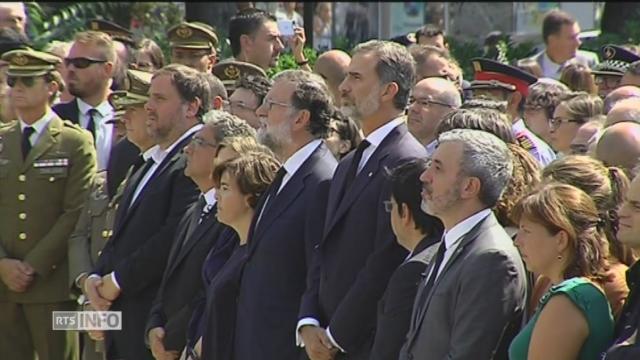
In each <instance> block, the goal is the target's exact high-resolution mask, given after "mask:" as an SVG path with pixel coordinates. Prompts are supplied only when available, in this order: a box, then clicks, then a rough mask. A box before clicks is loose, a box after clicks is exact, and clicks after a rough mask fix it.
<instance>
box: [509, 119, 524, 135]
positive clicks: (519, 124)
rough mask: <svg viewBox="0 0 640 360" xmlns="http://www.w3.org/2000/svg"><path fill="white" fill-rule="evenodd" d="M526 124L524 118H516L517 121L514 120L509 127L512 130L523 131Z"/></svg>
mask: <svg viewBox="0 0 640 360" xmlns="http://www.w3.org/2000/svg"><path fill="white" fill-rule="evenodd" d="M526 128H527V126H526V125H525V124H524V120H522V119H518V121H516V122H514V123H513V125H511V129H512V130H513V132H514V133H515V132H518V131H523V130H526Z"/></svg>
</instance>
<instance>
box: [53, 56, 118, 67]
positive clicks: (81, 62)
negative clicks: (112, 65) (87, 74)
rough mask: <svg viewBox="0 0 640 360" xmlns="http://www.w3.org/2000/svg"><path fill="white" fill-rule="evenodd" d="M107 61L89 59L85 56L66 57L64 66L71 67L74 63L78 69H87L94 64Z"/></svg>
mask: <svg viewBox="0 0 640 360" xmlns="http://www.w3.org/2000/svg"><path fill="white" fill-rule="evenodd" d="M106 62H107V60H98V59H89V58H85V57H77V58H65V59H64V66H66V67H69V66H70V65H73V66H74V67H76V68H77V69H86V68H88V67H89V66H91V65H93V64H103V63H106Z"/></svg>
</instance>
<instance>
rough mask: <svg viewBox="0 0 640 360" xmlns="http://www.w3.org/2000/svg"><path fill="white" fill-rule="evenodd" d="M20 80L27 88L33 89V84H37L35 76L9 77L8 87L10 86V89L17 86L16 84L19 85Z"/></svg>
mask: <svg viewBox="0 0 640 360" xmlns="http://www.w3.org/2000/svg"><path fill="white" fill-rule="evenodd" d="M18 80H20V82H21V83H22V84H23V85H24V86H26V87H32V86H33V84H35V82H36V77H35V76H7V85H9V87H10V88H12V87H14V86H16V84H17V83H18Z"/></svg>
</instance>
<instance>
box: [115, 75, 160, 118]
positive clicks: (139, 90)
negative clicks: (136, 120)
mask: <svg viewBox="0 0 640 360" xmlns="http://www.w3.org/2000/svg"><path fill="white" fill-rule="evenodd" d="M152 77H153V74H152V73H149V72H145V71H138V70H127V80H126V81H125V88H126V89H127V90H120V91H114V92H112V93H111V94H110V95H109V102H110V103H111V105H112V106H113V108H114V109H115V110H116V111H118V110H122V109H124V108H125V107H127V106H131V105H141V104H144V103H146V102H147V100H149V87H150V86H151V78H152Z"/></svg>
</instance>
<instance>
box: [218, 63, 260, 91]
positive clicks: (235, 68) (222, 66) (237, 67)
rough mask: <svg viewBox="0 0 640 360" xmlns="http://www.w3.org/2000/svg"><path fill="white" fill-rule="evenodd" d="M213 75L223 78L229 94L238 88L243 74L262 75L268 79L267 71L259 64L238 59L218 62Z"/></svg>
mask: <svg viewBox="0 0 640 360" xmlns="http://www.w3.org/2000/svg"><path fill="white" fill-rule="evenodd" d="M213 75H215V76H216V77H218V79H220V80H222V83H223V84H224V87H225V89H227V95H229V96H231V94H232V93H233V92H234V90H235V89H236V82H237V81H238V79H240V78H241V77H242V76H261V77H263V78H265V79H268V78H269V77H268V76H267V73H266V72H265V71H264V70H263V69H262V68H261V67H259V66H257V65H254V64H251V63H248V62H243V61H237V60H228V61H224V62H221V63H218V64H216V65H215V66H214V67H213Z"/></svg>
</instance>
